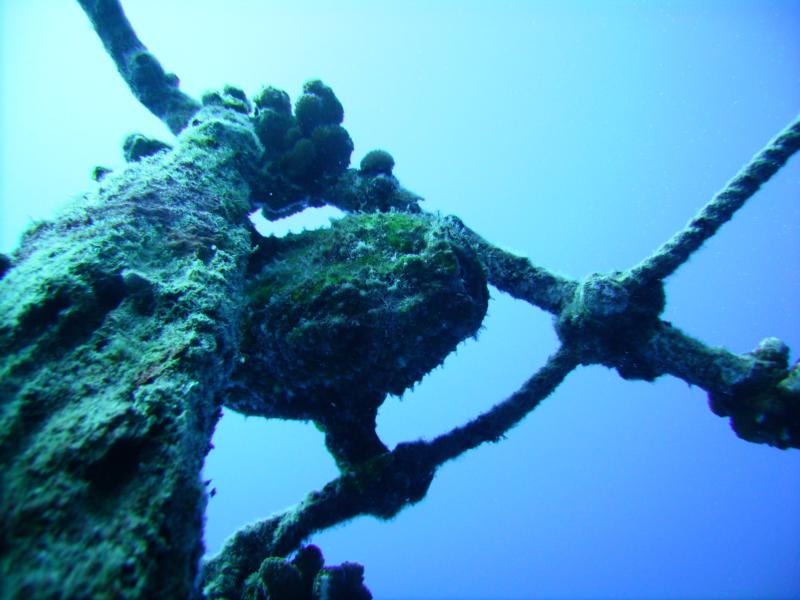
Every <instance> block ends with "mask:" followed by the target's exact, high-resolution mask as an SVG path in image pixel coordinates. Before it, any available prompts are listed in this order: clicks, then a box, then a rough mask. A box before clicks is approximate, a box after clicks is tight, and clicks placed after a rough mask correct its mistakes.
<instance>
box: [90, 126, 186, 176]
mask: <svg viewBox="0 0 800 600" xmlns="http://www.w3.org/2000/svg"><path fill="white" fill-rule="evenodd" d="M171 148H172V146H170V145H169V144H165V143H164V142H162V141H161V140H157V139H155V138H149V137H147V136H145V135H142V134H141V133H132V134H130V135H129V136H128V137H126V138H125V141H124V142H123V143H122V153H123V155H124V156H125V162H129V163H130V162H136V161H137V160H141V159H142V158H144V157H145V156H152V155H153V154H155V153H156V152H161V151H163V150H170V149H171ZM99 179H102V176H101V177H100V178H99Z"/></svg>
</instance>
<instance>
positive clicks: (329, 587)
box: [242, 545, 372, 600]
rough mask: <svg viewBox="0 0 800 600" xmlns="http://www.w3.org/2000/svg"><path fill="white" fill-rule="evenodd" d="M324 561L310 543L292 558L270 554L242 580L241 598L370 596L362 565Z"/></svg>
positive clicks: (341, 599) (344, 599)
mask: <svg viewBox="0 0 800 600" xmlns="http://www.w3.org/2000/svg"><path fill="white" fill-rule="evenodd" d="M323 565H324V560H323V558H322V552H320V550H319V548H317V547H316V546H313V545H309V546H304V547H303V548H301V549H300V550H298V551H297V554H296V556H295V557H294V558H293V559H292V560H291V561H289V560H286V559H284V558H280V557H276V556H270V557H268V558H266V559H264V561H263V562H262V563H261V566H260V567H259V569H258V571H256V572H255V573H253V574H252V575H250V576H249V577H248V578H247V580H246V581H245V584H244V593H243V594H242V600H372V594H370V592H369V590H368V589H367V588H366V587H365V586H364V567H362V566H361V565H359V564H356V563H350V562H345V563H343V564H341V565H340V566H337V567H325V566H323Z"/></svg>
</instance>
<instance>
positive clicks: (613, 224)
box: [0, 0, 800, 599]
mask: <svg viewBox="0 0 800 600" xmlns="http://www.w3.org/2000/svg"><path fill="white" fill-rule="evenodd" d="M125 7H126V10H127V13H128V15H129V17H130V19H131V21H132V23H133V24H134V27H135V28H136V29H137V31H138V33H139V35H140V37H141V39H142V40H143V41H144V43H145V44H147V45H148V46H149V47H150V48H151V49H152V50H153V51H154V52H155V54H156V55H157V56H158V57H159V59H160V60H161V61H162V63H163V64H164V65H165V67H166V68H167V69H169V70H174V71H175V72H176V73H177V74H178V75H179V76H180V77H181V80H182V86H183V89H184V90H185V91H187V92H188V93H190V94H192V95H195V96H196V97H198V96H199V95H200V94H201V92H202V91H203V90H205V89H208V88H213V87H221V86H222V85H223V84H225V83H232V84H236V85H239V86H241V87H243V88H244V89H245V90H246V91H247V92H248V93H251V94H252V93H254V92H256V91H257V90H258V88H259V87H260V86H261V85H262V84H266V83H269V84H272V85H276V86H278V87H281V88H284V89H286V90H287V91H288V92H289V93H290V94H291V95H292V96H293V97H295V96H296V95H297V94H298V93H299V92H300V90H301V86H302V83H303V81H304V80H307V79H311V78H316V77H319V78H322V79H323V80H324V81H325V82H326V83H328V84H329V85H331V86H332V87H333V89H334V90H335V92H336V93H337V95H338V96H339V98H340V100H341V101H342V103H343V104H344V106H345V111H346V117H345V123H344V124H345V126H346V127H347V129H348V130H349V132H350V134H351V136H352V138H353V140H354V141H355V147H356V149H355V152H354V155H353V162H356V163H357V161H358V160H360V158H361V156H363V155H364V154H365V153H366V152H367V151H368V150H370V149H372V148H375V147H381V148H385V149H387V150H389V151H390V152H391V153H392V154H393V155H394V157H395V159H396V162H397V167H396V169H395V173H396V174H397V175H398V176H399V177H400V179H401V181H402V182H403V183H404V184H405V185H406V186H407V187H409V188H411V189H413V190H415V191H416V192H418V193H420V194H422V195H423V196H425V197H426V198H427V202H426V204H425V207H426V208H427V209H428V210H438V211H441V212H442V213H445V214H447V213H455V214H457V215H459V216H460V217H461V218H462V219H463V220H464V221H465V222H466V223H467V224H468V225H470V226H472V227H473V228H475V229H476V230H477V231H479V232H480V233H481V234H482V235H484V236H485V237H486V238H488V239H489V240H491V241H493V242H494V243H496V244H498V245H500V246H502V247H504V248H507V249H510V250H512V251H514V252H517V253H519V254H522V255H525V256H528V257H530V258H531V259H532V260H533V261H534V262H535V263H537V264H540V265H543V266H546V267H549V268H551V269H553V270H555V271H557V272H559V273H563V274H566V275H569V276H571V277H581V276H584V275H587V274H589V273H591V272H594V271H607V270H612V269H621V268H625V267H628V266H630V265H632V264H634V263H636V262H637V261H638V260H640V259H641V258H643V257H644V256H646V255H647V254H648V253H650V252H651V251H652V250H653V249H655V248H656V247H657V246H658V245H659V244H660V243H661V242H663V241H664V240H666V239H667V238H668V237H669V236H670V235H672V234H673V233H674V232H675V231H676V230H677V229H679V228H680V227H682V226H683V225H684V224H685V223H686V221H687V220H688V219H689V218H690V217H691V216H692V215H693V214H694V213H695V212H696V211H697V210H698V209H699V208H700V207H701V206H702V205H703V204H704V203H705V202H706V201H707V200H708V199H709V198H710V197H711V196H712V195H713V193H714V192H715V191H717V190H718V189H719V188H720V187H721V186H722V185H723V184H724V183H725V181H727V180H728V179H729V178H730V177H731V176H733V175H734V174H735V172H736V171H737V170H738V168H739V167H740V166H741V165H742V164H743V163H744V162H745V161H747V160H748V159H749V157H750V156H751V155H752V154H754V153H755V152H756V151H757V150H758V149H760V148H761V147H762V146H763V144H764V143H765V142H766V141H767V140H768V139H769V138H770V137H771V136H772V135H774V134H775V133H777V132H778V131H779V130H780V129H781V128H782V127H783V126H784V125H786V124H787V123H788V122H789V121H790V120H791V119H793V118H794V117H795V116H796V115H797V113H798V111H799V110H800V3H798V2H772V1H764V0H760V1H752V2H741V1H740V2H734V1H731V2H688V1H685V2H583V3H575V2H573V3H558V4H556V3H535V2H522V1H509V0H496V1H494V2H491V3H490V2H477V1H468V0H466V1H461V2H455V1H441V2H421V1H414V0H412V1H404V2H399V1H396V2H394V3H388V2H378V1H375V2H366V1H361V2H356V1H341V2H336V3H332V2H313V1H310V0H297V1H294V2H271V1H270V2H256V1H255V0H253V1H251V2H247V1H244V0H228V1H222V0H215V1H211V0H208V1H195V2H190V1H188V0H181V1H178V0H163V1H160V2H151V1H144V0H138V1H137V0H128V1H127V2H125ZM0 40H1V41H0V52H1V53H2V54H1V55H0V56H2V62H1V63H0V65H2V77H1V79H0V81H1V82H2V83H1V85H2V88H0V92H1V96H0V97H1V98H2V112H1V113H0V114H2V120H0V127H2V130H1V131H0V144H1V147H2V155H1V156H0V167H1V170H0V210H1V211H2V212H0V221H1V229H0V250H2V251H6V252H8V251H10V250H11V249H12V248H13V247H14V245H15V243H16V238H17V236H18V235H19V233H20V231H21V230H22V229H23V228H24V227H25V226H26V224H28V223H29V222H30V221H31V220H32V219H39V218H47V217H49V216H52V214H53V213H54V211H55V210H56V208H57V207H58V206H59V205H61V204H63V203H65V202H67V201H68V200H69V198H70V197H71V196H73V195H76V194H78V193H80V192H81V191H84V190H86V189H88V188H90V187H91V185H92V184H91V181H90V173H91V171H92V168H93V167H94V166H95V165H97V164H103V165H107V166H113V167H120V166H121V163H122V161H121V157H120V151H119V147H120V144H121V141H122V139H123V137H124V135H125V134H127V133H129V132H132V131H141V132H144V133H147V134H150V135H155V136H158V137H161V138H162V139H165V140H169V139H170V137H171V136H170V135H169V133H168V132H167V130H166V128H165V127H164V126H163V125H161V124H160V122H158V121H157V119H156V118H155V117H153V116H152V115H150V114H149V113H148V112H147V111H146V110H145V109H143V108H142V107H141V106H139V105H138V104H137V103H136V101H135V100H134V99H133V97H132V96H131V94H130V92H129V91H128V90H127V88H126V87H125V85H124V83H123V82H122V80H121V78H120V77H119V76H118V75H117V73H116V71H115V69H114V67H113V65H112V63H111V61H110V59H109V58H108V57H107V56H106V55H105V53H104V51H103V49H102V47H101V45H100V43H99V41H98V40H97V38H96V36H95V34H94V32H93V31H92V29H91V27H90V25H89V24H88V21H87V19H86V18H85V17H84V15H83V14H82V12H81V11H80V9H79V7H78V5H77V3H76V2H69V1H61V0H59V1H56V0H25V1H24V2H22V1H19V0H2V1H0ZM326 219H327V215H323V216H319V215H317V216H312V217H309V220H308V221H306V224H311V223H324V222H326ZM284 226H285V224H278V227H284ZM295 226H298V225H295ZM799 273H800V159H798V158H797V157H795V158H794V159H793V161H792V162H791V163H790V164H789V165H788V166H787V167H786V168H785V169H783V171H781V172H780V173H779V174H778V175H777V176H776V177H775V178H774V180H772V181H771V182H770V183H769V184H768V185H767V186H766V188H765V189H764V190H763V191H762V192H760V193H759V194H758V195H757V196H756V197H755V198H754V199H753V200H752V201H751V202H750V203H749V204H748V205H747V206H746V207H745V208H744V209H743V210H742V211H741V212H740V213H739V214H738V215H737V216H736V218H735V219H734V221H733V222H731V223H730V224H728V225H726V226H725V227H724V228H723V229H722V231H721V232H720V233H719V234H718V235H717V236H716V237H715V238H714V239H713V240H712V241H711V242H710V243H709V244H707V245H706V246H705V247H704V248H703V249H702V251H701V252H699V253H698V254H697V255H696V256H694V257H693V258H692V260H691V261H690V262H689V263H688V264H687V265H685V266H684V267H683V268H682V269H680V270H679V271H678V273H677V274H676V275H674V276H673V277H671V278H670V279H669V280H668V283H667V294H668V306H667V310H666V314H665V318H666V319H668V320H670V321H672V322H673V323H674V324H676V325H677V326H679V327H681V328H683V329H684V330H685V331H687V332H688V333H690V334H692V335H694V336H696V337H699V338H700V339H702V340H704V341H705V342H707V343H708V344H710V345H720V346H725V347H726V348H728V349H730V350H732V351H735V352H745V351H748V350H751V349H752V348H753V347H754V346H755V345H756V344H757V343H758V341H759V340H761V339H762V338H764V337H767V336H778V337H780V338H781V339H783V340H784V341H786V342H787V343H788V344H789V345H790V346H791V348H792V360H796V359H797V357H798V350H800V314H799V313H798V307H800V277H799V275H798V274H799ZM492 298H493V299H492V303H491V305H490V309H489V316H488V317H487V319H486V321H485V328H484V330H483V331H482V332H481V333H480V335H479V338H478V340H477V341H473V340H471V341H468V342H466V343H464V344H462V345H461V346H460V347H459V349H458V351H457V352H456V353H455V354H454V355H452V356H451V357H450V358H448V360H447V361H446V363H445V364H444V366H443V367H442V368H440V369H437V370H436V371H434V372H433V373H431V374H430V375H429V376H428V377H427V378H426V379H425V380H424V381H423V382H422V383H421V384H420V385H419V386H417V388H416V389H415V390H414V391H413V392H409V393H406V394H405V396H404V397H403V398H402V400H398V399H396V398H390V399H388V400H387V402H386V403H385V405H384V406H383V408H382V410H381V413H380V416H379V433H380V434H381V436H382V437H383V439H384V441H386V442H387V443H388V444H389V445H394V444H395V443H397V442H399V441H401V440H406V439H416V438H418V437H430V436H433V435H436V434H437V433H440V432H443V431H445V430H447V429H448V428H450V427H452V426H454V425H456V424H459V423H462V422H463V421H465V420H467V419H469V418H471V417H473V416H475V415H477V414H479V413H480V412H481V411H483V410H486V409H488V408H489V407H490V406H491V405H492V404H494V403H495V402H497V401H499V400H501V399H502V398H504V397H506V396H507V395H508V394H510V393H512V392H513V391H514V390H515V389H516V388H517V387H518V386H519V385H520V384H521V383H522V382H523V381H524V380H525V379H526V378H527V377H528V376H530V374H531V373H533V372H534V370H535V369H536V368H537V367H538V366H539V365H541V364H542V362H543V360H544V359H545V357H546V356H547V355H548V354H549V353H550V352H552V351H553V350H554V348H555V347H556V338H555V335H554V333H553V329H552V326H551V319H550V317H549V316H548V315H547V314H544V313H542V312H541V311H539V310H538V309H535V308H532V307H530V306H527V305H524V304H522V303H519V302H515V301H512V300H510V299H509V298H507V297H505V296H503V295H502V294H500V293H499V292H497V291H496V290H493V292H492ZM214 442H215V444H216V449H215V450H214V451H213V452H212V453H211V454H210V455H209V457H208V461H207V465H206V475H207V476H208V477H210V478H212V479H213V481H214V483H213V486H214V487H216V489H217V492H218V493H217V495H216V496H215V497H214V498H213V499H211V501H210V505H209V511H208V524H207V533H206V540H207V544H208V547H209V550H210V551H212V552H214V551H216V550H217V549H218V548H219V547H220V545H221V543H222V541H223V539H224V538H225V537H226V536H227V535H229V534H230V533H232V532H233V531H234V530H235V529H236V528H237V527H239V526H240V525H242V524H243V523H245V522H247V521H251V520H255V519H257V518H260V517H264V516H267V515H269V514H270V513H272V512H274V511H277V510H280V509H282V508H284V507H286V506H288V505H291V504H293V503H294V502H297V501H298V500H300V499H301V498H302V497H303V496H304V495H305V494H306V493H307V492H308V491H310V490H312V489H315V488H319V487H320V486H322V485H323V484H324V483H325V482H326V481H328V480H329V479H331V478H333V477H334V476H335V468H334V465H333V461H332V460H331V459H330V457H328V455H327V454H326V453H325V450H324V446H323V442H322V438H321V435H320V434H319V432H317V431H316V429H314V428H313V426H310V425H306V424H303V423H287V422H263V421H262V420H259V419H248V420H245V419H243V418H241V417H239V416H238V415H236V414H233V413H231V412H226V414H225V416H224V418H223V419H222V421H221V423H220V426H219V428H218V430H217V432H216V434H215V439H214ZM313 542H314V543H317V544H319V545H320V546H321V547H322V549H323V551H324V553H325V555H326V558H327V559H328V560H329V562H332V563H338V562H342V561H344V560H354V561H358V562H362V563H363V564H365V566H366V579H367V583H368V585H369V586H370V588H371V589H372V591H373V594H374V595H375V596H376V598H381V599H382V598H397V599H423V598H441V599H444V598H465V599H466V598H486V599H488V598H509V599H510V598H532V597H537V598H538V597H542V598H609V597H611V598H756V597H758V598H772V597H774V598H797V597H800V457H798V455H797V452H796V451H792V452H782V451H779V450H775V449H772V448H768V447H763V446H757V445H753V444H749V443H746V442H743V441H741V440H739V439H738V438H736V437H735V435H734V434H733V433H732V432H731V431H730V429H729V427H728V424H727V422H726V421H725V420H723V419H720V418H718V417H716V416H714V415H713V414H712V413H711V412H710V411H709V409H708V408H707V404H706V398H705V394H704V393H703V391H702V390H699V389H696V388H690V387H688V386H687V385H686V384H685V383H683V382H681V381H679V380H675V379H672V378H663V379H662V380H659V381H658V382H656V383H655V384H648V383H643V382H626V381H622V380H621V379H620V378H619V377H618V376H617V375H616V374H615V373H614V372H611V371H608V370H606V369H604V368H602V367H591V368H582V369H580V370H578V371H576V372H574V373H573V374H571V375H570V376H569V378H568V379H567V381H566V382H565V383H564V384H563V385H562V386H561V387H560V388H559V389H558V390H557V392H556V393H555V394H554V395H553V396H552V397H551V398H549V399H548V400H547V401H546V402H545V403H544V404H543V405H542V406H541V407H540V408H539V409H537V410H536V411H535V413H534V414H532V415H531V416H529V417H528V418H527V419H526V420H525V421H524V422H523V423H522V424H521V425H520V426H519V427H517V428H516V429H515V430H513V431H512V432H511V433H510V435H509V436H508V439H507V440H505V441H503V442H502V443H500V444H497V445H492V446H491V447H483V448H479V449H477V450H475V451H473V452H471V453H469V454H467V455H465V456H463V457H462V458H460V459H459V460H457V461H454V462H453V463H450V464H447V465H446V466H444V467H443V468H442V469H441V470H440V472H439V475H438V477H437V479H436V480H435V481H434V483H433V485H432V487H431V489H430V492H429V495H428V497H427V498H426V499H425V500H424V501H423V502H422V503H421V504H420V505H417V506H415V507H412V508H410V509H407V510H406V511H404V512H403V513H401V514H400V515H399V516H398V517H397V518H396V519H394V520H393V521H392V522H390V523H382V522H378V521H376V520H374V519H371V518H363V519H358V520H356V521H354V522H352V523H350V524H348V525H346V526H342V527H339V528H337V529H335V530H333V531H329V532H325V533H323V534H321V535H317V536H315V537H314V538H313Z"/></svg>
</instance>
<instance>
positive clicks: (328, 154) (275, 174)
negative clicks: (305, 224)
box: [253, 80, 353, 210]
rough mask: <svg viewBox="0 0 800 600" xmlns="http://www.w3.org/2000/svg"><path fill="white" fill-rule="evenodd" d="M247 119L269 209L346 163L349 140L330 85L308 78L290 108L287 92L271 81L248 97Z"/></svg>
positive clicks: (321, 183)
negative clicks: (251, 112) (259, 147)
mask: <svg viewBox="0 0 800 600" xmlns="http://www.w3.org/2000/svg"><path fill="white" fill-rule="evenodd" d="M254 104H255V106H256V114H255V116H254V117H253V125H254V128H255V131H256V134H257V135H258V137H259V139H260V140H261V143H262V144H263V145H264V161H263V164H262V166H261V183H262V186H263V187H262V188H261V192H260V193H261V194H262V195H263V196H264V197H265V202H266V204H268V205H269V206H270V207H271V208H272V209H273V210H279V209H280V208H281V207H283V206H290V205H292V204H293V203H296V202H298V201H299V200H300V199H302V198H303V197H304V196H306V195H308V194H309V193H317V192H319V191H321V190H322V189H323V188H324V187H325V186H326V185H330V184H331V183H333V182H334V181H335V180H336V178H337V177H338V176H340V175H342V174H343V173H344V172H345V170H346V169H347V167H348V165H349V164H350V154H351V153H352V152H353V142H352V140H351V139H350V135H349V134H348V133H347V131H346V130H345V129H344V128H343V127H342V126H341V122H342V120H343V119H344V109H343V108H342V104H341V103H340V102H339V100H338V99H337V98H336V95H335V94H334V93H333V90H331V88H329V87H328V86H327V85H325V84H324V83H322V82H321V81H318V80H315V81H309V82H308V83H306V84H305V86H303V94H302V95H301V96H300V97H299V98H298V99H297V101H296V102H295V106H294V115H292V112H291V106H290V103H289V96H288V95H287V94H286V92H283V91H281V90H278V89H275V88H273V87H267V88H264V89H263V90H262V91H261V92H259V94H258V95H257V96H256V97H255V98H254Z"/></svg>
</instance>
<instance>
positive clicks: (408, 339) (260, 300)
mask: <svg viewBox="0 0 800 600" xmlns="http://www.w3.org/2000/svg"><path fill="white" fill-rule="evenodd" d="M251 268H252V269H253V271H254V274H253V276H252V277H251V279H250V283H249V285H248V288H247V294H248V297H249V300H248V308H247V312H246V314H245V319H244V327H243V337H242V346H241V352H242V358H241V362H240V368H238V369H237V371H236V373H235V374H234V377H233V379H232V385H231V387H230V388H229V390H228V397H227V398H226V404H227V405H228V406H231V407H233V408H235V409H236V410H239V411H241V412H244V413H246V414H253V415H262V416H269V417H281V418H290V419H313V420H314V421H315V422H317V423H318V424H319V425H320V426H321V427H322V428H323V429H324V430H325V431H326V433H327V434H329V436H328V437H329V439H328V443H329V449H330V450H331V451H333V452H334V454H335V455H336V457H337V459H344V460H345V461H346V462H349V461H356V460H363V459H364V458H368V457H369V456H371V455H374V454H376V453H380V452H382V451H384V450H385V448H383V446H382V445H380V444H379V442H377V439H373V440H372V442H370V443H366V445H365V446H364V447H363V448H360V447H357V446H358V444H353V443H347V442H345V441H344V439H342V440H341V441H340V442H338V444H339V446H337V445H336V444H334V445H333V446H331V442H333V440H332V439H330V438H331V436H333V437H339V436H338V435H337V434H341V435H342V436H344V435H347V434H356V436H358V435H359V432H360V433H363V434H364V435H369V432H370V431H371V430H372V429H374V418H375V412H376V410H377V408H378V406H379V405H380V403H381V402H383V399H384V398H385V397H386V395H387V394H397V395H399V394H402V393H403V391H405V390H406V389H407V388H409V387H410V386H411V385H413V384H414V383H416V382H417V381H419V380H420V379H421V378H422V377H423V376H424V375H425V374H426V373H427V372H428V371H430V370H431V369H433V368H434V367H436V366H437V365H439V364H440V363H441V362H442V361H443V360H444V358H445V357H446V356H447V355H448V354H449V353H450V352H451V351H452V350H453V349H454V348H455V346H456V345H457V344H458V343H459V342H461V341H462V340H464V339H465V338H467V337H469V336H471V335H474V334H475V333H476V332H477V330H478V328H479V327H480V324H481V321H482V320H483V317H484V315H485V313H486V307H487V302H488V291H487V288H486V280H485V276H484V273H483V270H482V267H481V265H480V263H479V262H478V260H477V259H476V257H475V256H474V254H473V253H472V252H471V251H470V250H469V249H468V248H466V247H463V246H460V245H458V244H457V243H455V242H454V241H453V240H452V239H451V237H450V236H449V235H448V233H447V230H446V228H444V227H443V223H442V221H441V220H440V219H438V218H436V217H423V216H415V215H408V214H399V213H376V214H362V215H352V216H348V217H345V218H343V219H341V220H339V221H336V222H334V223H333V226H332V227H331V228H330V229H325V230H320V231H312V232H305V233H302V234H299V235H293V236H288V237H286V238H283V239H277V238H269V239H266V240H264V241H263V242H262V247H261V250H260V252H259V253H258V254H257V255H255V256H254V259H253V264H252V265H251ZM362 441H365V440H362Z"/></svg>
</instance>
